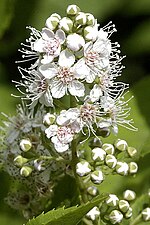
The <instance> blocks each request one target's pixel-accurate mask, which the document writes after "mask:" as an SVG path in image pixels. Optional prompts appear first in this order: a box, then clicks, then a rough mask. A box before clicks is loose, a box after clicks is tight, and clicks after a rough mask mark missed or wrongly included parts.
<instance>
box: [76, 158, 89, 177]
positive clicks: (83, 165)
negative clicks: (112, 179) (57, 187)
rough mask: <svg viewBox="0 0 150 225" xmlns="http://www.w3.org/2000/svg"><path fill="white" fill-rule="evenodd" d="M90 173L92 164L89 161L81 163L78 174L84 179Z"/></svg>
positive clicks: (77, 167)
mask: <svg viewBox="0 0 150 225" xmlns="http://www.w3.org/2000/svg"><path fill="white" fill-rule="evenodd" d="M89 172H91V169H90V164H89V163H88V162H87V161H81V162H79V163H77V165H76V173H77V174H78V175H79V176H81V177H83V176H86V175H87V174H88V173H89Z"/></svg>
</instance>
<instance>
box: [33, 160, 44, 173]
mask: <svg viewBox="0 0 150 225" xmlns="http://www.w3.org/2000/svg"><path fill="white" fill-rule="evenodd" d="M34 167H35V169H37V170H38V171H43V170H45V167H44V162H43V161H40V160H38V159H35V160H34Z"/></svg>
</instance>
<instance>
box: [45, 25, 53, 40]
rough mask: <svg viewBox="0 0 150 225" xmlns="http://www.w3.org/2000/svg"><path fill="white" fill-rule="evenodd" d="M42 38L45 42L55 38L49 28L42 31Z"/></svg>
mask: <svg viewBox="0 0 150 225" xmlns="http://www.w3.org/2000/svg"><path fill="white" fill-rule="evenodd" d="M42 38H43V39H44V40H49V39H50V38H54V32H53V31H51V30H50V29H48V28H43V29H42Z"/></svg>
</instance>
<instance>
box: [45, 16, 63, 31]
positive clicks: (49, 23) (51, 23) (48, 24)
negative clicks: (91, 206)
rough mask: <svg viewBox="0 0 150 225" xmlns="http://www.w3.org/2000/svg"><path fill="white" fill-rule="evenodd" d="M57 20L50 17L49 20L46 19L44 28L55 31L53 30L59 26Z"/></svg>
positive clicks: (54, 17)
mask: <svg viewBox="0 0 150 225" xmlns="http://www.w3.org/2000/svg"><path fill="white" fill-rule="evenodd" d="M59 20H60V19H59V18H58V17H57V16H50V17H49V18H47V20H46V22H45V26H46V27H48V28H49V29H51V30H55V28H56V27H57V26H58V24H59Z"/></svg>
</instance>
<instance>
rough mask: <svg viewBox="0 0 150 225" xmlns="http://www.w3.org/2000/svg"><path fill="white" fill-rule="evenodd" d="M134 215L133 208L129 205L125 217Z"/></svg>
mask: <svg viewBox="0 0 150 225" xmlns="http://www.w3.org/2000/svg"><path fill="white" fill-rule="evenodd" d="M131 216H132V208H131V207H129V209H128V211H127V212H126V213H125V218H127V219H129V218H130V217H131Z"/></svg>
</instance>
